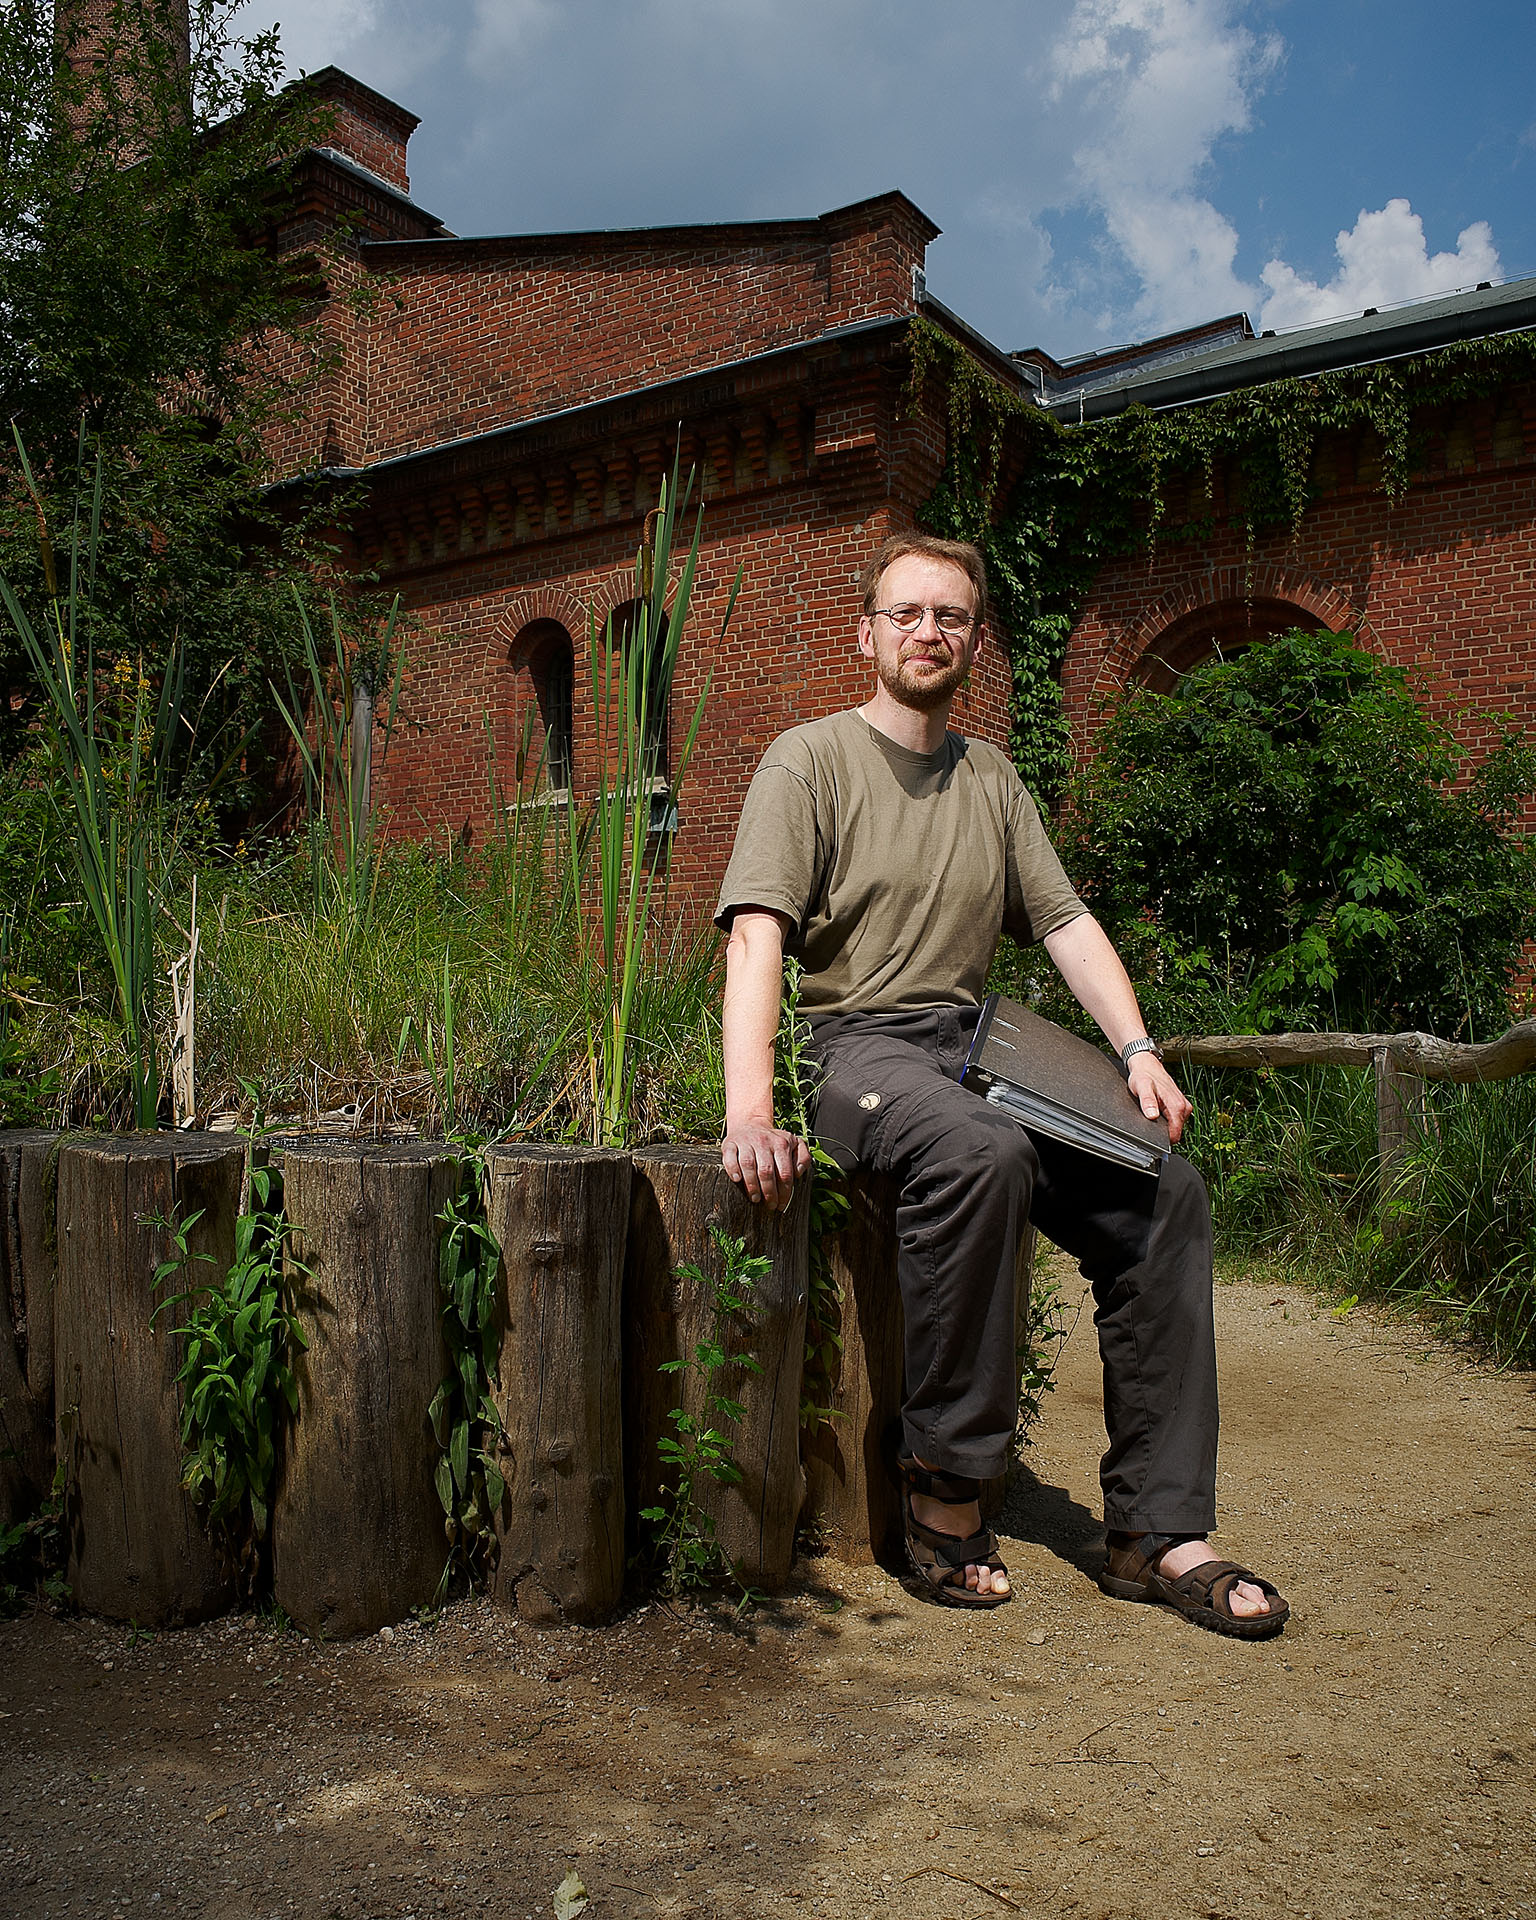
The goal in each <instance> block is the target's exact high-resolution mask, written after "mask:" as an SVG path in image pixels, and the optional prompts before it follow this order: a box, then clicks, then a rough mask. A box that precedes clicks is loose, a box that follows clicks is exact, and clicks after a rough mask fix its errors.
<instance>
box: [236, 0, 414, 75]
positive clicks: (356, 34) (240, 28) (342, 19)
mask: <svg viewBox="0 0 1536 1920" xmlns="http://www.w3.org/2000/svg"><path fill="white" fill-rule="evenodd" d="M279 18H280V21H281V24H280V27H279V33H280V36H281V40H282V48H283V64H284V66H285V67H286V68H287V69H288V71H289V73H290V74H299V73H318V72H319V71H320V69H321V68H322V67H328V66H334V65H336V64H338V63H339V61H340V59H341V56H342V55H343V54H344V53H345V51H346V50H347V48H348V47H350V46H352V45H353V44H355V43H356V42H357V41H358V40H361V39H362V38H363V36H364V35H365V34H366V33H368V32H369V31H370V30H371V29H372V28H373V26H374V24H375V22H376V21H377V18H378V4H377V0H312V4H310V5H309V6H306V7H304V8H302V9H301V8H298V7H291V6H281V5H279V0H249V4H247V5H245V6H243V7H241V8H240V9H239V11H238V12H237V13H236V14H235V15H234V18H233V21H232V23H231V24H232V28H233V31H234V32H235V33H236V34H254V33H260V32H263V31H264V30H265V29H266V28H268V27H270V26H271V25H272V24H273V21H274V19H279Z"/></svg>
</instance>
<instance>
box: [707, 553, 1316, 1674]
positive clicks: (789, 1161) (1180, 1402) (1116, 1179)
mask: <svg viewBox="0 0 1536 1920" xmlns="http://www.w3.org/2000/svg"><path fill="white" fill-rule="evenodd" d="M986 619H987V591H986V571H985V567H984V564H983V561H982V557H981V555H980V553H979V552H978V551H977V550H976V548H974V547H972V546H968V545H965V544H963V543H961V542H958V541H948V540H935V539H929V538H927V537H925V536H922V535H918V534H896V535H893V536H892V537H891V538H890V539H888V540H886V541H885V542H884V544H883V545H882V546H881V547H880V548H879V549H878V551H877V552H876V553H875V554H874V555H873V556H872V558H871V559H870V561H869V564H868V566H867V567H866V569H865V572H864V580H863V609H862V612H861V613H860V615H859V620H858V645H859V651H860V652H861V653H862V654H863V655H864V656H865V658H866V659H867V660H869V661H870V662H871V664H872V666H873V668H874V674H875V685H874V690H873V692H872V693H871V695H870V697H869V699H868V700H867V701H866V702H865V704H864V705H863V706H862V707H859V708H857V709H855V710H852V711H848V712H843V713H837V714H833V715H831V716H830V717H828V718H827V719H824V720H814V721H811V722H810V723H809V724H807V725H805V726H799V727H794V728H792V729H791V730H790V731H789V732H788V733H785V734H782V735H780V737H779V738H778V739H777V740H775V741H774V742H773V744H772V746H770V747H769V749H768V751H767V753H766V754H765V755H764V756H763V759H762V762H761V764H760V766H759V767H758V769H757V772H756V774H755V775H754V777H753V780H752V785H751V789H750V791H749V792H748V795H747V799H746V803H745V805H744V807H743V809H742V815H741V823H740V826H739V828H738V830H737V835H736V843H735V848H734V851H733V853H732V856H731V861H730V865H729V867H728V869H727V872H726V876H725V881H724V885H723V887H722V889H721V893H720V901H719V906H718V909H717V914H716V918H717V921H718V923H719V924H720V925H721V926H722V927H724V928H726V929H728V930H729V934H730V939H729V943H728V946H727V953H726V986H725V1005H724V1052H725V1084H726V1131H725V1140H724V1144H723V1147H722V1150H721V1151H722V1161H723V1164H724V1166H725V1170H726V1172H727V1173H728V1174H730V1176H731V1178H732V1179H733V1180H736V1181H738V1182H739V1183H740V1184H741V1185H742V1186H744V1187H745V1189H746V1191H747V1193H748V1194H749V1195H750V1196H751V1198H752V1199H753V1200H754V1201H759V1202H761V1203H762V1204H763V1205H765V1206H768V1207H779V1206H784V1205H787V1204H788V1201H789V1198H790V1195H791V1193H792V1190H793V1186H794V1183H795V1181H796V1180H797V1179H799V1178H800V1177H801V1176H802V1175H804V1174H805V1173H806V1172H807V1171H808V1168H809V1165H810V1154H809V1149H808V1147H807V1145H806V1143H805V1142H804V1141H803V1140H799V1139H797V1138H795V1137H794V1136H793V1135H792V1134H789V1133H787V1132H786V1131H785V1130H784V1129H783V1128H781V1127H779V1126H777V1125H776V1124H775V1118H774V1112H773V1064H774V1051H773V1050H774V1038H775V1034H776V1033H777V1030H778V1025H779V1006H780V997H781V993H782V983H783V960H784V955H785V954H786V953H790V954H793V955H794V956H795V957H796V958H797V959H798V960H799V961H800V964H801V967H802V969H803V972H802V978H801V997H800V1008H801V1013H802V1015H803V1016H804V1017H805V1019H806V1020H807V1022H808V1024H809V1026H810V1029H811V1035H812V1051H813V1054H814V1056H815V1058H816V1059H817V1060H818V1061H819V1064H820V1069H821V1074H820V1079H819V1082H818V1087H817V1093H816V1106H815V1118H814V1127H815V1133H816V1137H817V1139H818V1140H819V1141H820V1142H821V1143H822V1144H823V1145H824V1146H825V1147H826V1148H827V1150H828V1151H829V1152H830V1153H831V1154H832V1155H833V1157H834V1158H835V1159H836V1160H837V1161H838V1163H839V1165H841V1166H843V1167H844V1168H847V1169H852V1168H854V1167H867V1168H871V1169H873V1170H876V1171H879V1172H882V1173H888V1174H891V1175H893V1176H894V1177H895V1178H896V1180H897V1182H898V1183H899V1188H900V1200H899V1205H898V1211H897V1217H896V1226H897V1236H898V1243H899V1253H898V1260H897V1275H896V1278H897V1282H898V1284H899V1286H900V1289H901V1299H902V1309H903V1316H904V1323H905V1342H906V1348H905V1387H904V1399H903V1404H902V1409H901V1423H902V1442H901V1447H900V1453H899V1461H898V1471H899V1473H900V1475H901V1480H902V1512H903V1522H904V1533H905V1539H906V1547H907V1554H908V1558H909V1560H910V1563H911V1565H912V1568H913V1570H914V1572H915V1573H916V1574H917V1575H918V1577H919V1579H920V1580H921V1582H922V1583H923V1589H924V1591H925V1592H926V1593H927V1595H928V1596H929V1597H931V1598H932V1599H934V1600H936V1601H938V1602H939V1603H941V1604H943V1605H948V1606H960V1607H977V1608H984V1607H997V1606H1001V1605H1002V1604H1003V1603H1004V1602H1006V1601H1007V1600H1008V1599H1010V1598H1011V1597H1012V1588H1011V1585H1010V1583H1009V1579H1008V1574H1007V1570H1006V1568H1005V1567H1004V1565H1003V1562H1002V1559H1001V1557H1000V1555H999V1553H998V1546H997V1539H996V1536H995V1534H993V1533H992V1532H991V1530H990V1529H989V1528H987V1527H985V1526H984V1525H983V1524H982V1520H981V1514H980V1508H979V1506H978V1501H977V1496H978V1492H979V1486H978V1483H979V1482H980V1481H981V1480H983V1479H986V1478H989V1477H991V1476H993V1475H996V1474H1000V1473H1001V1472H1003V1471H1004V1469H1005V1467H1006V1464H1007V1461H1008V1456H1009V1452H1010V1448H1011V1444H1012V1438H1013V1432H1014V1425H1015V1419H1016V1410H1017V1363H1016V1358H1015V1354H1014V1294H1013V1287H1014V1279H1013V1276H1014V1266H1015V1255H1016V1252H1017V1248H1018V1243H1019V1237H1020V1235H1021V1234H1022V1232H1023V1230H1024V1226H1025V1223H1026V1221H1033V1222H1034V1223H1035V1224H1036V1225H1037V1226H1038V1227H1039V1228H1040V1229H1041V1231H1042V1232H1044V1233H1045V1234H1046V1235H1047V1236H1048V1237H1049V1238H1050V1239H1052V1240H1053V1241H1055V1242H1056V1244H1057V1245H1058V1246H1060V1247H1063V1248H1065V1249H1066V1250H1067V1251H1068V1252H1069V1253H1071V1254H1072V1255H1074V1256H1075V1257H1076V1259H1077V1260H1078V1261H1079V1262H1080V1264H1081V1268H1082V1271H1083V1274H1084V1276H1085V1277H1086V1278H1087V1280H1088V1281H1089V1283H1090V1285H1091V1286H1092V1289H1093V1295H1094V1300H1095V1303H1096V1308H1097V1312H1096V1315H1095V1324H1096V1326H1097V1329H1098V1335H1099V1345H1100V1351H1101V1354H1102V1358H1103V1363H1104V1416H1105V1425H1106V1428H1107V1431H1108V1437H1109V1446H1108V1450H1107V1451H1106V1452H1105V1454H1104V1456H1103V1460H1102V1462H1101V1468H1100V1475H1101V1482H1102V1486H1103V1492H1104V1520H1105V1525H1106V1528H1107V1530H1108V1554H1107V1563H1106V1566H1105V1570H1104V1572H1103V1573H1102V1574H1101V1576H1100V1581H1099V1584H1100V1586H1101V1587H1102V1588H1103V1589H1104V1591H1105V1592H1106V1593H1109V1594H1111V1595H1113V1596H1114V1597H1116V1598H1120V1599H1127V1600H1156V1601H1162V1602H1165V1603H1167V1604H1169V1605H1172V1606H1175V1607H1177V1608H1178V1609H1179V1610H1180V1611H1181V1612H1182V1613H1184V1614H1186V1615H1187V1616H1188V1617H1189V1618H1191V1619H1193V1620H1195V1621H1196V1622H1198V1623H1199V1624H1200V1625H1202V1626H1207V1627H1211V1628H1214V1629H1215V1630H1217V1631H1218V1632H1223V1633H1229V1634H1235V1635H1238V1636H1240V1637H1243V1638H1248V1639H1259V1638H1264V1637H1267V1636H1268V1635H1270V1634H1273V1633H1277V1632H1278V1631H1279V1630H1280V1628H1281V1627H1282V1626H1283V1625H1284V1622H1285V1620H1286V1618H1287V1616H1288V1613H1289V1608H1288V1607H1287V1605H1286V1603H1285V1601H1284V1600H1283V1599H1282V1598H1281V1597H1280V1595H1279V1594H1278V1592H1277V1591H1276V1590H1275V1588H1274V1587H1273V1586H1271V1585H1270V1583H1269V1582H1268V1581H1266V1580H1261V1579H1259V1578H1258V1577H1257V1576H1256V1575H1255V1574H1253V1573H1252V1572H1250V1570H1249V1569H1248V1568H1246V1567H1242V1566H1238V1565H1236V1564H1235V1563H1233V1562H1231V1561H1227V1560H1223V1559H1221V1558H1220V1557H1218V1556H1217V1555H1215V1554H1214V1553H1213V1552H1212V1551H1211V1549H1210V1547H1209V1546H1208V1545H1207V1543H1206V1536H1207V1534H1208V1533H1209V1532H1210V1530H1211V1529H1212V1527H1213V1526H1214V1525H1215V1479H1216V1430H1217V1405H1216V1362H1215V1342H1214V1334H1213V1327H1212V1306H1211V1228H1210V1207H1209V1203H1208V1201H1207V1199H1206V1194H1205V1188H1204V1186H1203V1184H1202V1182H1201V1180H1200V1178H1199V1176H1198V1174H1196V1173H1195V1171H1194V1170H1193V1168H1192V1167H1190V1166H1189V1164H1188V1163H1187V1162H1186V1161H1184V1160H1181V1159H1179V1158H1177V1157H1170V1158H1169V1159H1168V1161H1167V1162H1166V1163H1165V1165H1164V1168H1163V1171H1162V1172H1161V1174H1160V1175H1158V1176H1156V1177H1153V1176H1149V1175H1147V1174H1142V1173H1135V1172H1131V1171H1126V1170H1121V1169H1120V1168H1117V1167H1113V1166H1110V1165H1108V1164H1107V1163H1105V1162H1104V1161H1102V1160H1099V1159H1096V1158H1094V1157H1092V1156H1090V1155H1089V1154H1087V1153H1084V1152H1082V1151H1080V1150H1078V1149H1076V1148H1072V1147H1067V1146H1063V1145H1060V1144H1058V1143H1056V1142H1054V1141H1051V1140H1048V1139H1046V1138H1044V1137H1036V1136H1033V1135H1031V1134H1028V1133H1026V1132H1024V1131H1023V1130H1022V1129H1021V1128H1020V1127H1019V1126H1018V1125H1017V1124H1016V1123H1015V1122H1014V1121H1012V1120H1010V1119H1008V1118H1007V1117H1006V1116H1005V1115H1004V1114H1002V1113H1001V1112H999V1111H998V1110H997V1109H996V1108H995V1107H992V1106H990V1105H988V1103H987V1102H985V1101H984V1100H982V1099H980V1098H978V1097H977V1095H976V1094H974V1093H972V1092H970V1091H969V1090H968V1089H966V1088H963V1087H961V1086H960V1085H959V1084H958V1076H959V1074H960V1071H961V1069H962V1067H963V1066H964V1063H965V1058H966V1054H967V1051H968V1048H969V1046H970V1042H971V1039H972V1037H973V1036H974V1034H975V1031H976V1026H977V1022H978V1019H979V1016H980V1010H981V1003H982V1001H983V999H984V997H985V994H986V978H987V972H988V969H989V967H990V965H991V962H992V956H993V952H994V950H995V948H996V945H997V941H998V937H999V935H1000V934H1001V933H1005V932H1006V933H1008V934H1009V935H1011V936H1012V937H1013V938H1014V939H1015V940H1019V941H1036V940H1038V941H1042V942H1043V943H1044V946H1045V949H1046V952H1047V953H1048V954H1049V956H1050V958H1051V960H1052V962H1053V963H1054V964H1055V966H1056V967H1057V968H1058V969H1059V971H1060V972H1061V974H1062V977H1063V978H1064V979H1065V981H1066V983H1067V985H1068V986H1069V987H1070V988H1071V990H1072V992H1073V994H1074V995H1075V996H1076V997H1077V999H1078V1000H1079V1001H1080V1002H1081V1004H1082V1005H1083V1006H1084V1007H1085V1008H1086V1009H1087V1011H1088V1012H1089V1013H1090V1014H1091V1015H1092V1016H1093V1018H1094V1019H1095V1020H1096V1021H1097V1022H1098V1025H1099V1026H1100V1028H1101V1029H1102V1030H1103V1033H1104V1035H1105V1038H1106V1039H1107V1040H1108V1041H1109V1044H1110V1045H1111V1047H1113V1048H1114V1050H1115V1052H1116V1053H1117V1054H1118V1055H1120V1057H1121V1059H1122V1062H1123V1063H1124V1065H1125V1067H1126V1069H1127V1084H1128V1089H1129V1095H1128V1097H1129V1098H1130V1099H1132V1100H1135V1101H1136V1102H1137V1103H1138V1104H1139V1105H1140V1107H1141V1110H1142V1112H1143V1113H1144V1114H1146V1115H1147V1116H1148V1117H1149V1118H1153V1117H1156V1116H1157V1115H1159V1114H1161V1115H1162V1116H1163V1117H1164V1118H1165V1119H1166V1121H1167V1124H1168V1133H1169V1138H1170V1141H1173V1142H1176V1141H1177V1140H1178V1138H1179V1136H1180V1133H1181V1132H1182V1130H1183V1127H1184V1123H1185V1121H1186V1120H1187V1119H1188V1117H1189V1114H1190V1112H1191V1107H1190V1103H1189V1101H1188V1100H1186V1099H1185V1097H1184V1095H1183V1093H1182V1092H1180V1090H1179V1088H1178V1086H1177V1085H1176V1083H1175V1082H1174V1079H1173V1077H1172V1075H1171V1074H1170V1073H1169V1072H1168V1070H1167V1068H1166V1067H1165V1066H1164V1065H1163V1062H1162V1057H1161V1055H1160V1053H1159V1051H1158V1048H1157V1045H1156V1042H1155V1041H1154V1040H1153V1039H1152V1038H1151V1036H1150V1035H1149V1034H1148V1033H1147V1030H1146V1026H1145V1023H1144V1022H1143V1020H1142V1017H1141V1012H1140V1009H1139V1007H1138V1006H1137V1002H1136V995H1135V992H1134V990H1133V989H1132V986H1131V983H1130V980H1129V978H1128V977H1127V975H1126V971H1125V968H1124V967H1123V966H1122V965H1121V963H1120V960H1119V958H1118V956H1117V955H1116V953H1115V951H1114V948H1113V947H1112V946H1111V945H1110V942H1109V940H1108V938H1107V937H1106V935H1105V934H1104V932H1103V930H1102V929H1101V928H1100V926H1099V924H1098V922H1097V921H1096V920H1095V919H1094V918H1093V916H1092V914H1091V913H1089V912H1088V910H1087V909H1086V908H1085V907H1084V905H1083V903H1082V901H1081V900H1080V899H1079V898H1078V896H1077V894H1076V893H1075V892H1074V891H1073V889H1072V886H1071V884H1070V882H1069V881H1068V879H1067V877H1066V875H1065V873H1064V872H1063V871H1062V867H1061V863H1060V861H1059V860H1058V859H1057V857H1056V854H1055V852H1054V850H1053V849H1052V847H1051V845H1050V842H1049V840H1048V839H1047V838H1046V834H1045V830H1044V828H1043V827H1042V825H1041V822H1040V818H1039V814H1038V813H1037V811H1036V809H1035V806H1034V803H1033V801H1032V800H1031V799H1030V797H1029V794H1028V793H1027V792H1026V790H1025V788H1024V785H1023V783H1022V782H1021V780H1020V779H1019V776H1018V774H1017V773H1016V772H1015V770H1014V768H1013V766H1012V764H1011V763H1010V762H1009V760H1008V758H1007V757H1006V755H1004V754H1003V753H1001V752H999V751H998V749H997V748H995V747H993V746H990V745H988V744H987V743H986V742H985V741H980V740H972V739H967V738H965V737H964V736H962V735H960V734H958V733H955V732H952V731H950V729H949V725H948V722H949V712H950V707H951V704H952V702H953V700H954V697H955V695H956V693H957V692H958V691H959V689H960V688H961V687H962V686H963V685H964V684H965V681H966V677H967V675H968V674H969V673H970V670H971V667H972V664H973V663H974V661H975V659H976V656H977V654H978V652H979V651H980V649H981V648H982V646H983V645H984V644H985V642H986V638H987V629H986Z"/></svg>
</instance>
